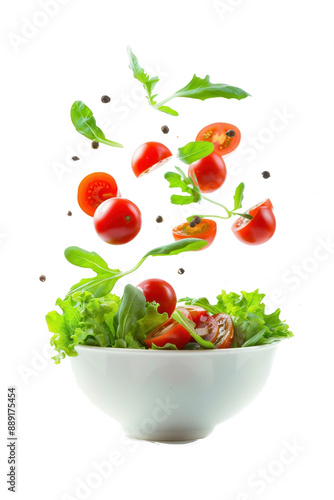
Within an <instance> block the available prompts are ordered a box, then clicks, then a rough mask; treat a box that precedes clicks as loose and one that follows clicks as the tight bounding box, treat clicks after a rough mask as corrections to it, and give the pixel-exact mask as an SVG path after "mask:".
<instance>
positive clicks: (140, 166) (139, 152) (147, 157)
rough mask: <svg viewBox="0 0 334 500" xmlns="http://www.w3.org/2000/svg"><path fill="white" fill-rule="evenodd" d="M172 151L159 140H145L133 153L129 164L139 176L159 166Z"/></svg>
mask: <svg viewBox="0 0 334 500" xmlns="http://www.w3.org/2000/svg"><path fill="white" fill-rule="evenodd" d="M171 157H172V153H171V152H170V150H169V149H168V148H167V147H166V146H164V144H161V143H160V142H145V144H142V145H141V146H139V148H137V149H136V151H135V152H134V153H133V156H132V160H131V166H132V170H133V172H134V174H135V175H136V176H137V177H139V176H140V175H143V174H148V172H150V170H153V169H155V168H158V167H161V165H163V164H164V163H166V162H167V161H168V160H170V159H171Z"/></svg>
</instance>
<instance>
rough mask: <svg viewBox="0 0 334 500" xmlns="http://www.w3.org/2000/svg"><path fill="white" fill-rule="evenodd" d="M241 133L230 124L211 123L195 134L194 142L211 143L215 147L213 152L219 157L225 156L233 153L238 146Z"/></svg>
mask: <svg viewBox="0 0 334 500" xmlns="http://www.w3.org/2000/svg"><path fill="white" fill-rule="evenodd" d="M240 139H241V133H240V130H239V129H238V127H236V126H235V125H232V124H231V123H221V122H218V123H211V125H207V126H206V127H204V128H202V130H201V131H200V132H199V133H198V134H197V137H196V141H208V142H212V143H213V144H214V146H215V149H214V152H215V153H218V154H219V155H221V156H223V155H227V154H228V153H231V152H232V151H234V149H235V148H236V147H237V146H238V145H239V143H240Z"/></svg>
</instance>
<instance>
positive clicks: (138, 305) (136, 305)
mask: <svg viewBox="0 0 334 500" xmlns="http://www.w3.org/2000/svg"><path fill="white" fill-rule="evenodd" d="M145 306H146V299H145V295H144V294H143V292H142V291H141V290H139V288H136V287H135V286H133V285H130V284H129V285H126V287H125V288H124V293H123V297H122V302H121V305H120V307H119V309H118V311H117V313H116V316H115V321H114V323H115V324H116V325H117V330H116V336H117V337H118V338H119V339H125V336H126V335H127V333H129V332H130V330H131V329H132V328H133V327H134V325H135V324H136V323H137V321H139V320H140V319H142V318H143V317H144V316H145V313H146V308H145Z"/></svg>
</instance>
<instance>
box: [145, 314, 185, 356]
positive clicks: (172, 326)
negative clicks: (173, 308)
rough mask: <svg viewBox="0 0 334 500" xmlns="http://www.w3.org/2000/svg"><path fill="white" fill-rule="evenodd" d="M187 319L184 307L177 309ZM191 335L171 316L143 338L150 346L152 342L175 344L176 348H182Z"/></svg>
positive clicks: (158, 344)
mask: <svg viewBox="0 0 334 500" xmlns="http://www.w3.org/2000/svg"><path fill="white" fill-rule="evenodd" d="M179 311H181V312H182V314H184V315H185V316H186V317H187V318H188V319H191V318H190V314H189V312H188V311H187V310H186V309H181V308H180V309H179ZM190 338H191V335H190V333H189V332H188V330H186V329H185V328H184V327H183V326H182V325H180V323H178V322H177V321H175V320H174V319H173V318H169V319H167V321H164V323H162V324H161V325H159V326H157V327H156V328H155V329H154V330H153V331H152V332H151V333H149V334H148V336H147V337H146V339H145V340H144V342H145V344H146V345H147V347H149V348H150V347H152V343H153V344H155V345H156V346H158V347H163V346H164V345H165V344H168V343H170V344H175V345H176V347H177V348H178V349H182V347H184V346H185V345H186V344H187V343H188V342H189V340H190Z"/></svg>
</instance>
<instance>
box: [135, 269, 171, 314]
mask: <svg viewBox="0 0 334 500" xmlns="http://www.w3.org/2000/svg"><path fill="white" fill-rule="evenodd" d="M137 288H139V289H140V290H141V291H142V292H143V294H144V295H145V298H146V301H147V302H157V303H158V304H159V307H158V313H160V314H163V313H164V312H166V313H167V314H168V316H171V315H172V314H173V312H174V309H175V306H176V302H177V297H176V293H175V290H174V288H173V287H172V286H171V285H170V284H169V283H167V281H164V280H160V279H157V278H152V279H148V280H145V281H142V282H141V283H139V285H137Z"/></svg>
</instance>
